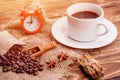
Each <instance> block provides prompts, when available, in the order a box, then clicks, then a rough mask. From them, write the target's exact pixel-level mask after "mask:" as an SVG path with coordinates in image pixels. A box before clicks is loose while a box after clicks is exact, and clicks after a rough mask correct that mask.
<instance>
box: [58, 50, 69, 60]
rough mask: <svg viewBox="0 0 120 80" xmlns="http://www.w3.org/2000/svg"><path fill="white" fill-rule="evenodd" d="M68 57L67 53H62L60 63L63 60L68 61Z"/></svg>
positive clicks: (59, 57)
mask: <svg viewBox="0 0 120 80" xmlns="http://www.w3.org/2000/svg"><path fill="white" fill-rule="evenodd" d="M68 57H69V56H68V55H67V53H64V52H61V54H59V55H58V59H59V61H60V62H61V61H63V60H67V59H68Z"/></svg>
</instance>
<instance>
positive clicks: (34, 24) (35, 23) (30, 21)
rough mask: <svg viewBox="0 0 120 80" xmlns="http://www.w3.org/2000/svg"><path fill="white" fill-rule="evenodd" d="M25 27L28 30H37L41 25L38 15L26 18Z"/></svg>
mask: <svg viewBox="0 0 120 80" xmlns="http://www.w3.org/2000/svg"><path fill="white" fill-rule="evenodd" d="M24 27H25V29H26V30H28V31H36V30H37V29H39V27H40V21H39V19H38V18H37V17H36V16H29V17H27V18H26V19H25V20H24Z"/></svg>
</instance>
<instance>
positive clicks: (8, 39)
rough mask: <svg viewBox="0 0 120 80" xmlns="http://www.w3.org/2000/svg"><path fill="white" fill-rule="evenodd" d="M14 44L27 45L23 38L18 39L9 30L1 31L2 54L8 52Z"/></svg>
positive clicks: (0, 51) (0, 49)
mask: <svg viewBox="0 0 120 80" xmlns="http://www.w3.org/2000/svg"><path fill="white" fill-rule="evenodd" d="M14 44H20V45H25V43H24V42H23V41H22V40H18V39H16V38H15V37H14V36H13V35H11V34H10V33H9V32H8V31H6V30H4V31H1V32H0V54H2V55H3V54H4V53H6V52H7V51H8V50H9V49H10V48H11V47H12V46H13V45H14Z"/></svg>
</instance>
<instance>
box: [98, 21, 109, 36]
mask: <svg viewBox="0 0 120 80" xmlns="http://www.w3.org/2000/svg"><path fill="white" fill-rule="evenodd" d="M98 27H104V28H105V31H104V32H103V33H100V34H98V35H97V36H103V35H105V34H107V33H108V32H109V29H108V28H107V26H106V25H104V24H102V23H101V24H98Z"/></svg>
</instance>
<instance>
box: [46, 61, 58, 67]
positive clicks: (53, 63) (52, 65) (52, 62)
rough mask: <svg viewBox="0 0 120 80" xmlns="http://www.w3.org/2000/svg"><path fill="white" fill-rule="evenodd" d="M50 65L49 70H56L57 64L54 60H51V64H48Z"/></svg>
mask: <svg viewBox="0 0 120 80" xmlns="http://www.w3.org/2000/svg"><path fill="white" fill-rule="evenodd" d="M46 63H47V65H48V68H50V69H51V68H54V67H55V65H56V62H55V61H54V60H50V61H49V62H46Z"/></svg>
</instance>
